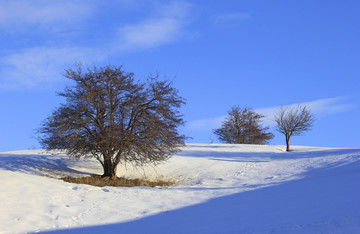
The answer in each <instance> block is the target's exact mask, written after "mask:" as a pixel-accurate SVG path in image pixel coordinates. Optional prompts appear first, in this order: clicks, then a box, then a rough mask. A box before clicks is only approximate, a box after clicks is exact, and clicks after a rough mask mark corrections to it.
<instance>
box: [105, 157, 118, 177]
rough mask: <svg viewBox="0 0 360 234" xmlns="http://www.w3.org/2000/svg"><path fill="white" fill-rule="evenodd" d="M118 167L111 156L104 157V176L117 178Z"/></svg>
mask: <svg viewBox="0 0 360 234" xmlns="http://www.w3.org/2000/svg"><path fill="white" fill-rule="evenodd" d="M116 167H117V165H115V164H114V163H113V162H112V161H111V158H110V157H109V158H105V159H104V165H103V168H104V174H103V175H102V177H110V178H116Z"/></svg>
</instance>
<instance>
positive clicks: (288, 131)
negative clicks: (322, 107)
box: [274, 105, 315, 151]
mask: <svg viewBox="0 0 360 234" xmlns="http://www.w3.org/2000/svg"><path fill="white" fill-rule="evenodd" d="M274 121H275V123H276V130H277V131H278V132H280V133H282V134H283V135H284V136H285V140H286V151H290V138H291V137H292V136H296V135H301V134H302V133H304V132H305V131H309V130H310V129H311V127H312V126H313V123H314V121H315V117H314V115H313V114H311V111H310V110H309V109H308V108H307V107H306V106H301V105H298V106H297V107H295V108H292V107H289V108H284V107H280V109H279V111H278V112H277V113H276V115H275V118H274Z"/></svg>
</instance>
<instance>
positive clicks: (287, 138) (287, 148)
mask: <svg viewBox="0 0 360 234" xmlns="http://www.w3.org/2000/svg"><path fill="white" fill-rule="evenodd" d="M286 151H287V152H290V137H286Z"/></svg>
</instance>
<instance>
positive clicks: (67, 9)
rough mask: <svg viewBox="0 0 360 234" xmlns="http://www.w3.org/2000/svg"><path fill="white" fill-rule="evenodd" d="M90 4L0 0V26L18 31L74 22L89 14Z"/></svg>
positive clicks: (42, 0) (43, 0) (39, 0)
mask: <svg viewBox="0 0 360 234" xmlns="http://www.w3.org/2000/svg"><path fill="white" fill-rule="evenodd" d="M90 5H91V4H89V2H86V1H77V2H73V1H53V0H52V1H51V0H48V1H45V0H32V1H27V0H19V1H18V0H17V1H0V28H2V29H7V30H11V31H16V32H18V31H27V30H32V28H34V27H35V28H45V29H47V30H48V29H53V28H54V27H63V26H65V25H70V24H76V23H77V22H78V21H79V20H82V19H84V18H87V17H88V16H90V15H91V11H92V7H90Z"/></svg>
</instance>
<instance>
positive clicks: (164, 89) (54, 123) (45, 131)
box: [39, 65, 185, 177]
mask: <svg viewBox="0 0 360 234" xmlns="http://www.w3.org/2000/svg"><path fill="white" fill-rule="evenodd" d="M64 76H65V77H66V78H68V79H70V80H72V81H74V82H75V85H73V86H69V87H67V88H66V89H65V90H64V91H63V92H60V93H59V95H60V96H62V97H64V98H66V102H65V103H64V104H62V105H60V106H59V107H58V108H57V109H55V111H54V112H53V113H52V114H51V115H50V116H49V117H48V118H47V119H46V120H45V121H44V122H43V124H42V127H41V128H40V130H39V132H40V143H41V144H42V146H43V147H44V148H46V149H48V150H55V149H63V150H65V151H66V152H67V153H68V154H69V155H70V156H72V157H75V158H81V157H94V158H96V159H97V160H98V161H99V162H100V163H101V165H102V166H103V169H104V174H103V176H109V177H115V176H116V167H117V165H118V164H119V163H126V162H131V163H135V164H136V165H143V164H146V163H154V164H156V163H158V162H160V161H163V160H166V159H168V158H169V157H170V156H171V154H173V153H174V152H176V151H178V150H179V146H182V145H183V144H184V140H185V136H183V135H180V134H179V133H178V130H177V128H178V127H179V126H181V125H183V124H184V121H183V119H182V115H181V114H180V112H179V108H180V107H181V105H183V104H185V100H184V99H183V98H182V97H180V96H179V95H178V90H177V89H175V88H174V87H173V84H172V82H170V81H166V80H165V81H161V80H160V79H159V78H158V75H157V76H152V75H149V78H148V79H147V81H145V82H141V81H135V78H134V74H133V73H130V72H125V71H124V70H123V68H122V66H119V67H116V66H111V65H108V66H105V67H96V66H94V67H93V68H87V69H86V70H85V71H84V70H83V69H82V66H80V65H77V66H75V68H73V69H68V70H66V71H65V75H64Z"/></svg>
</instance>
